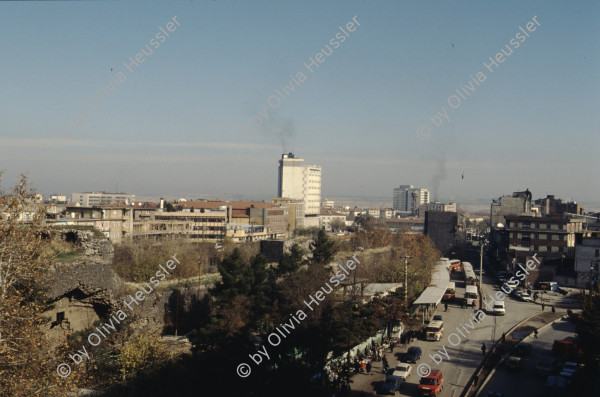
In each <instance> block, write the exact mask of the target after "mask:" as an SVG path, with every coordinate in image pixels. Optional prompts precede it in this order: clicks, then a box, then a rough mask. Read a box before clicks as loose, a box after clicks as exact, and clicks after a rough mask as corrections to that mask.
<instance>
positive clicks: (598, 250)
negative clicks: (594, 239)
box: [594, 248, 600, 258]
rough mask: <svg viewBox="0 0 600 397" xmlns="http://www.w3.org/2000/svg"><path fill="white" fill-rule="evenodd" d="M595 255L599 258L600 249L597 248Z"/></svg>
mask: <svg viewBox="0 0 600 397" xmlns="http://www.w3.org/2000/svg"><path fill="white" fill-rule="evenodd" d="M594 256H595V257H596V258H597V257H599V256H600V249H597V248H596V252H595V253H594Z"/></svg>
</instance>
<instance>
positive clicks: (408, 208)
mask: <svg viewBox="0 0 600 397" xmlns="http://www.w3.org/2000/svg"><path fill="white" fill-rule="evenodd" d="M428 203H429V190H427V189H423V188H420V187H417V188H416V187H414V186H413V185H400V186H399V187H398V188H395V189H394V207H393V208H394V210H395V211H402V212H416V211H418V209H419V206H420V205H421V204H428Z"/></svg>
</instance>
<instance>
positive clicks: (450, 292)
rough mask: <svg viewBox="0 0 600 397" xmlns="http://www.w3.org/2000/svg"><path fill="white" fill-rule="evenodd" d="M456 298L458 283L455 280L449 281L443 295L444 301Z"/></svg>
mask: <svg viewBox="0 0 600 397" xmlns="http://www.w3.org/2000/svg"><path fill="white" fill-rule="evenodd" d="M454 298H456V284H455V283H454V282H453V281H450V282H449V283H448V288H446V292H445V293H444V296H443V297H442V300H443V301H453V300H454Z"/></svg>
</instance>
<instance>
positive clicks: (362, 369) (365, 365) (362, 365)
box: [360, 360, 367, 372]
mask: <svg viewBox="0 0 600 397" xmlns="http://www.w3.org/2000/svg"><path fill="white" fill-rule="evenodd" d="M366 370H367V363H365V362H364V360H363V361H361V362H360V372H365V371H366Z"/></svg>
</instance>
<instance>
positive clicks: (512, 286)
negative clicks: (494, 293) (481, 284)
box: [504, 280, 519, 289]
mask: <svg viewBox="0 0 600 397" xmlns="http://www.w3.org/2000/svg"><path fill="white" fill-rule="evenodd" d="M504 284H506V285H507V286H508V287H509V288H510V289H516V288H517V287H518V286H519V281H518V280H513V281H510V280H508V281H506V282H504Z"/></svg>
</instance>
